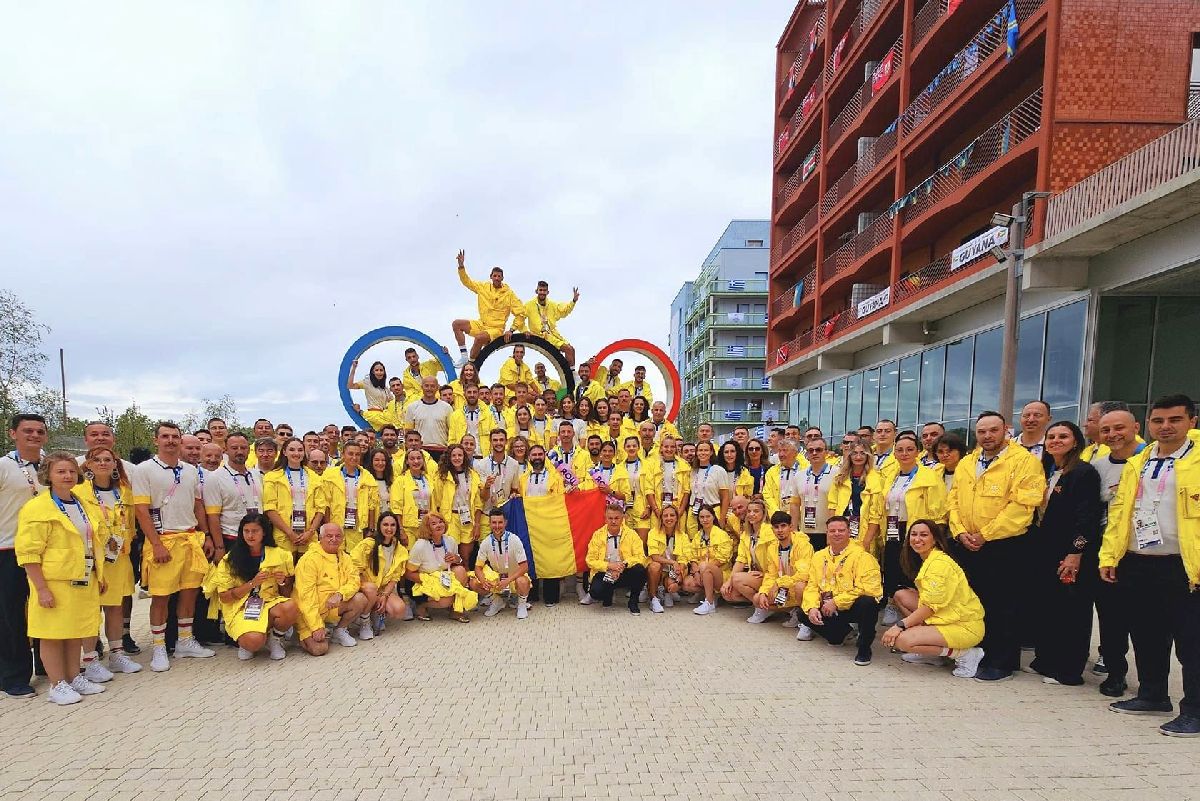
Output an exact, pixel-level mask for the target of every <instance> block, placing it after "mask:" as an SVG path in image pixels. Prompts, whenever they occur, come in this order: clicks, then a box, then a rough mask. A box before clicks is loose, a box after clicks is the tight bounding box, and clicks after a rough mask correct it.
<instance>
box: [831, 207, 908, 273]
mask: <svg viewBox="0 0 1200 801" xmlns="http://www.w3.org/2000/svg"><path fill="white" fill-rule="evenodd" d="M891 235H892V217H891V215H890V214H880V215H879V216H878V217H876V218H875V219H874V220H873V221H872V222H871V224H870V225H868V226H867V227H866V228H864V229H863V230H862V231H859V232H858V233H857V234H855V235H854V236H852V237H851V238H850V240H849V241H847V242H846V244H844V245H842V246H841V247H840V248H838V249H837V250H835V251H834V252H833V253H831V254H829V256H827V257H826V258H825V261H824V262H822V264H821V277H822V278H823V279H824V280H826V281H828V280H829V279H830V278H832V277H833V276H835V275H838V274H840V273H843V272H845V271H846V270H848V269H849V268H850V267H851V265H853V264H854V263H855V262H857V261H858V260H859V259H861V258H862V257H863V256H866V255H867V254H868V253H870V252H871V251H872V250H874V249H875V248H877V247H878V246H879V245H881V244H883V243H884V242H886V241H887V240H888V238H889V237H890V236H891Z"/></svg>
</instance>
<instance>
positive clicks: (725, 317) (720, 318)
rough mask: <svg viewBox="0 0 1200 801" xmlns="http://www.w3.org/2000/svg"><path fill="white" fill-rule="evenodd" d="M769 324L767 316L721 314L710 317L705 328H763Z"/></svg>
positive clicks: (749, 313) (735, 313)
mask: <svg viewBox="0 0 1200 801" xmlns="http://www.w3.org/2000/svg"><path fill="white" fill-rule="evenodd" d="M766 324H767V315H766V314H761V313H759V314H755V313H753V312H721V313H719V314H710V315H708V323H707V325H706V326H705V328H706V329H707V328H709V327H712V328H747V327H757V328H761V327H763V326H765V325H766Z"/></svg>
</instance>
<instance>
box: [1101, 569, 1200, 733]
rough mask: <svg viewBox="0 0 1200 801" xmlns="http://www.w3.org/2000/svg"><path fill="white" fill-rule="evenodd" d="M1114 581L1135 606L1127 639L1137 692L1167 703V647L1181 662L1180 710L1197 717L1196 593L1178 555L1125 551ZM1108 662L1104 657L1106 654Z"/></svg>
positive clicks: (1199, 635) (1199, 600) (1199, 603)
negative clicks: (1133, 664) (1173, 647)
mask: <svg viewBox="0 0 1200 801" xmlns="http://www.w3.org/2000/svg"><path fill="white" fill-rule="evenodd" d="M1117 583H1118V584H1120V585H1122V587H1123V591H1124V593H1125V594H1126V597H1127V598H1129V599H1130V600H1131V601H1132V602H1133V604H1134V605H1135V607H1136V609H1138V610H1146V611H1145V612H1144V613H1143V612H1140V611H1139V612H1137V613H1133V614H1131V615H1130V617H1129V637H1130V639H1131V640H1132V641H1133V658H1134V661H1135V662H1136V663H1137V672H1138V694H1137V697H1138V698H1141V699H1143V700H1146V701H1167V700H1170V695H1169V694H1168V690H1167V679H1168V677H1169V676H1170V675H1171V645H1172V641H1173V642H1174V645H1175V655H1176V657H1177V658H1178V659H1179V662H1180V664H1181V665H1182V666H1183V701H1182V702H1181V703H1180V705H1179V708H1180V711H1181V712H1183V713H1185V714H1189V715H1195V716H1197V717H1200V621H1198V620H1197V619H1196V618H1197V615H1200V596H1198V595H1197V593H1195V592H1192V591H1191V589H1190V587H1189V586H1188V577H1187V571H1186V570H1184V567H1183V559H1182V558H1181V557H1179V556H1139V555H1138V554H1134V553H1130V554H1126V555H1125V558H1124V559H1122V560H1121V563H1120V564H1119V565H1117ZM1106 661H1107V657H1106Z"/></svg>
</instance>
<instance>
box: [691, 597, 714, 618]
mask: <svg viewBox="0 0 1200 801" xmlns="http://www.w3.org/2000/svg"><path fill="white" fill-rule="evenodd" d="M715 611H717V605H716V604H710V603H709V602H708V601H707V600H704V601H701V602H700V605H699V606H697V607H696V608H695V609H693V610H692V614H693V615H711V614H712V613H713V612H715Z"/></svg>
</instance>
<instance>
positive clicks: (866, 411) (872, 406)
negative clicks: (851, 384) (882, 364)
mask: <svg viewBox="0 0 1200 801" xmlns="http://www.w3.org/2000/svg"><path fill="white" fill-rule="evenodd" d="M862 396H863V398H862V416H861V418H860V419H861V420H862V422H861V423H860V424H859V425H864V426H871V427H872V428H874V427H875V423H876V421H878V420H879V368H878V367H873V368H871V369H870V370H867V371H865V372H864V373H863V386H862Z"/></svg>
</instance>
